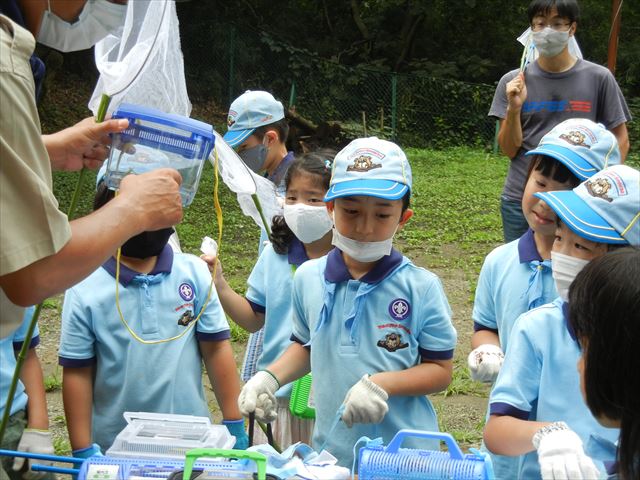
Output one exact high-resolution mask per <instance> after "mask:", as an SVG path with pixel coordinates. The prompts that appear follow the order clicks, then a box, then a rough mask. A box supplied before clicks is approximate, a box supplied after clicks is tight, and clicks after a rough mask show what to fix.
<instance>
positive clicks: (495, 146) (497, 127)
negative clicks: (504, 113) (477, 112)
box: [493, 120, 500, 155]
mask: <svg viewBox="0 0 640 480" xmlns="http://www.w3.org/2000/svg"><path fill="white" fill-rule="evenodd" d="M498 133H500V120H496V134H495V135H494V136H493V153H494V155H496V154H497V153H498Z"/></svg>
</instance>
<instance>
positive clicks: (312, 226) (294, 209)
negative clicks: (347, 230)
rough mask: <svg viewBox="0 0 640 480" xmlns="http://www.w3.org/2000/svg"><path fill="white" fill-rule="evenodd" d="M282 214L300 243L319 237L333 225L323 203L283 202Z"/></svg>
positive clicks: (312, 240) (313, 240) (309, 241)
mask: <svg viewBox="0 0 640 480" xmlns="http://www.w3.org/2000/svg"><path fill="white" fill-rule="evenodd" d="M283 214H284V220H285V221H286V222H287V225H288V226H289V228H290V229H291V231H292V232H293V234H294V235H295V236H296V237H297V238H298V240H300V241H301V242H302V243H311V242H315V241H316V240H319V239H321V238H322V237H324V236H325V234H326V233H327V232H328V231H329V230H331V227H333V220H332V219H331V217H330V216H329V212H328V211H327V207H326V206H325V204H324V203H323V204H322V205H319V206H317V207H314V206H312V205H307V204H306V203H295V204H293V205H287V204H285V206H284V209H283Z"/></svg>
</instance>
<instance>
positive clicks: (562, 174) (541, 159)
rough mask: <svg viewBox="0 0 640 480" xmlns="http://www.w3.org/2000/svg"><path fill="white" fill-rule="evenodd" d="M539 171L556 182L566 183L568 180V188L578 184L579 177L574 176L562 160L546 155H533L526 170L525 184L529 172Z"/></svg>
mask: <svg viewBox="0 0 640 480" xmlns="http://www.w3.org/2000/svg"><path fill="white" fill-rule="evenodd" d="M534 170H535V171H537V172H540V173H541V174H542V175H544V176H545V177H547V178H551V179H552V180H555V181H556V182H560V183H566V182H569V186H570V188H575V187H577V186H578V185H580V179H579V178H578V177H576V176H575V175H574V174H573V172H571V170H569V169H568V168H567V167H566V166H565V165H564V164H563V163H562V162H559V161H558V160H556V159H555V158H553V157H549V156H547V155H534V156H533V158H532V159H531V163H529V171H528V172H527V179H526V180H525V184H526V183H527V182H528V181H529V177H530V176H531V172H533V171H534Z"/></svg>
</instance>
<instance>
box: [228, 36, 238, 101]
mask: <svg viewBox="0 0 640 480" xmlns="http://www.w3.org/2000/svg"><path fill="white" fill-rule="evenodd" d="M235 43H236V29H235V27H234V26H233V25H229V105H231V102H233V99H234V93H233V91H234V89H233V82H234V73H235V72H234V68H235V66H234V63H235V52H236V45H235Z"/></svg>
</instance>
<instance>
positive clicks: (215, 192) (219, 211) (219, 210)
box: [116, 147, 295, 345]
mask: <svg viewBox="0 0 640 480" xmlns="http://www.w3.org/2000/svg"><path fill="white" fill-rule="evenodd" d="M213 151H214V163H213V172H214V179H215V180H214V183H213V204H214V207H215V211H216V218H217V220H218V245H220V246H222V208H221V207H220V200H219V199H218V150H217V148H215V147H214V149H213ZM116 195H118V192H117V191H116ZM120 250H121V249H120V248H118V252H117V254H116V309H117V310H118V314H119V315H120V321H121V322H122V324H123V325H124V326H125V328H126V329H127V331H128V332H129V334H130V335H131V336H132V337H133V338H134V339H135V340H137V341H138V342H140V343H143V344H145V345H155V344H158V343H166V342H171V341H173V340H177V339H179V338H181V337H183V336H184V335H185V334H186V333H187V332H189V331H190V330H191V329H192V328H193V326H194V325H195V324H196V323H198V320H200V317H201V316H202V314H203V312H204V310H205V308H207V305H209V301H210V300H211V294H212V293H213V279H214V278H215V274H216V268H217V267H218V262H216V263H215V264H214V265H213V272H212V273H211V283H210V284H209V291H208V293H207V299H206V300H205V302H204V305H203V306H202V308H201V309H200V313H198V316H197V317H196V318H195V319H194V320H193V321H192V322H191V324H190V325H188V326H187V328H185V329H184V330H183V331H182V332H180V333H179V334H178V335H175V336H173V337H170V338H164V339H160V340H145V339H143V338H140V336H139V335H138V334H137V333H136V332H134V331H133V330H132V329H131V327H130V326H129V324H128V323H127V321H126V320H125V319H124V315H122V310H121V309H120V295H119V286H120ZM218 251H220V249H218ZM294 271H295V270H294Z"/></svg>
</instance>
